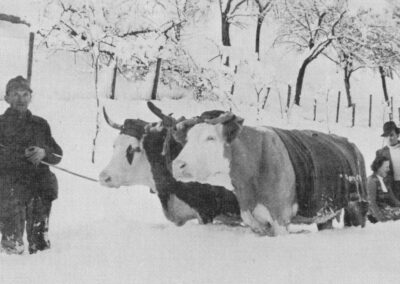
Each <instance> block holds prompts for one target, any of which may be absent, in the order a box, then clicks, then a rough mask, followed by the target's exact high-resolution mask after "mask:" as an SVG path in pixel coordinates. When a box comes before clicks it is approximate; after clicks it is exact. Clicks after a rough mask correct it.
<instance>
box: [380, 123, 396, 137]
mask: <svg viewBox="0 0 400 284" xmlns="http://www.w3.org/2000/svg"><path fill="white" fill-rule="evenodd" d="M393 130H394V131H396V133H397V134H399V133H400V128H398V127H397V125H396V123H394V121H387V122H385V124H383V134H382V135H381V136H382V137H386V136H389V135H390V133H391V132H392V131H393Z"/></svg>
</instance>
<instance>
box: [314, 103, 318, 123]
mask: <svg viewBox="0 0 400 284" xmlns="http://www.w3.org/2000/svg"><path fill="white" fill-rule="evenodd" d="M316 119H317V99H314V121H315V120H316Z"/></svg>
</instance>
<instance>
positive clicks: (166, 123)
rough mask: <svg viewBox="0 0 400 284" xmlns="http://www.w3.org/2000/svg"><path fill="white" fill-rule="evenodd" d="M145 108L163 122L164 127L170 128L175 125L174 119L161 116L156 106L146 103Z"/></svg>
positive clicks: (161, 113)
mask: <svg viewBox="0 0 400 284" xmlns="http://www.w3.org/2000/svg"><path fill="white" fill-rule="evenodd" d="M147 107H148V108H149V109H150V111H151V112H152V113H154V114H155V115H156V116H158V117H159V118H160V119H161V120H162V121H163V123H164V126H166V127H171V126H175V125H176V123H177V121H176V119H175V118H173V117H172V116H169V115H165V114H163V112H162V111H161V109H159V108H158V107H156V105H155V104H153V103H152V102H150V101H148V102H147Z"/></svg>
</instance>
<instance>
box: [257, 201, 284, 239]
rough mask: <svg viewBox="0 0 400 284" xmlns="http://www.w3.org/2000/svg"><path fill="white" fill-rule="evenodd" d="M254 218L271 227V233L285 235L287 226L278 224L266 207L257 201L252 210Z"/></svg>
mask: <svg viewBox="0 0 400 284" xmlns="http://www.w3.org/2000/svg"><path fill="white" fill-rule="evenodd" d="M253 215H254V218H255V219H256V220H257V221H258V222H259V223H261V224H262V225H263V226H265V227H271V229H270V231H271V235H272V236H277V235H285V234H287V233H288V229H287V226H284V225H281V224H279V222H278V221H277V220H274V219H273V218H272V215H271V213H270V211H269V210H268V208H267V207H266V206H264V205H263V204H260V203H258V204H257V206H256V207H255V208H254V210H253Z"/></svg>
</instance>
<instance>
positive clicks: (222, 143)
mask: <svg viewBox="0 0 400 284" xmlns="http://www.w3.org/2000/svg"><path fill="white" fill-rule="evenodd" d="M218 114H220V115H219V116H218V117H215V118H212V116H214V115H218ZM207 116H208V117H209V118H208V117H207ZM200 120H201V121H203V122H199V123H197V124H195V125H194V126H192V127H191V128H190V129H189V130H188V131H187V134H186V139H185V141H186V143H185V146H184V148H183V150H182V151H181V152H180V154H179V155H178V157H177V158H176V159H175V160H174V162H173V173H174V177H175V178H177V179H179V180H184V181H188V180H195V181H198V182H210V183H213V182H212V180H213V179H214V177H216V176H219V177H220V178H222V179H223V180H225V181H227V180H229V181H230V175H229V173H230V156H229V155H230V151H228V150H227V149H228V147H229V145H230V143H232V142H233V141H234V140H235V138H236V137H237V136H238V135H239V133H240V131H241V129H242V124H243V119H242V118H240V117H237V116H235V115H234V114H232V113H230V112H226V113H222V114H221V112H220V111H219V112H216V111H214V112H208V113H203V115H202V117H201V119H200Z"/></svg>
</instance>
